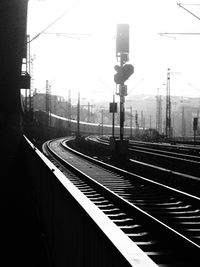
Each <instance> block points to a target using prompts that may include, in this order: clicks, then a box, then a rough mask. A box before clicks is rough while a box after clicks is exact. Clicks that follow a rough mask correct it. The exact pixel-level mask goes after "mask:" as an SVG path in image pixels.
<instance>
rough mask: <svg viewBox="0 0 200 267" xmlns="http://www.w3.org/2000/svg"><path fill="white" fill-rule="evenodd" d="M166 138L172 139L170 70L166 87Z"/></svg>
mask: <svg viewBox="0 0 200 267" xmlns="http://www.w3.org/2000/svg"><path fill="white" fill-rule="evenodd" d="M166 137H167V138H171V99H170V69H168V70H167V85H166Z"/></svg>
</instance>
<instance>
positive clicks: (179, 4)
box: [177, 3, 200, 20]
mask: <svg viewBox="0 0 200 267" xmlns="http://www.w3.org/2000/svg"><path fill="white" fill-rule="evenodd" d="M177 5H178V6H179V7H181V8H183V9H184V10H185V11H187V12H188V13H190V14H191V15H192V16H194V17H195V18H197V19H198V20H200V18H199V17H198V16H197V15H195V14H194V13H192V12H191V11H190V10H188V9H187V8H185V7H184V6H183V4H181V3H177ZM184 5H185V4H184Z"/></svg>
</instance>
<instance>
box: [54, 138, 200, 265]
mask: <svg viewBox="0 0 200 267" xmlns="http://www.w3.org/2000/svg"><path fill="white" fill-rule="evenodd" d="M52 144H54V145H52ZM63 145H65V144H64V142H62V147H61V146H60V144H59V143H58V142H52V143H51V144H49V147H51V150H52V149H53V150H54V152H52V151H51V153H56V154H57V155H56V157H58V154H59V158H60V159H61V158H62V161H63V159H64V160H65V163H64V164H67V168H69V166H70V168H72V165H75V166H76V167H75V169H76V171H75V172H76V173H77V174H78V176H79V178H78V179H80V170H81V181H78V180H77V179H75V184H76V186H77V187H79V188H80V189H82V190H84V191H85V192H86V194H87V193H88V192H87V189H88V186H91V185H92V188H93V189H92V191H94V192H95V194H97V195H98V197H97V199H96V197H95V196H94V195H93V193H91V198H92V199H95V204H97V205H98V204H99V205H100V208H102V209H106V208H108V213H111V214H112V210H113V209H114V210H113V211H115V212H116V211H117V210H120V211H122V212H120V213H119V212H117V213H116V214H112V216H111V218H112V217H115V216H116V218H117V219H116V221H115V222H116V223H118V224H119V227H120V228H121V229H122V230H123V229H124V231H125V232H126V233H128V234H129V237H130V238H132V239H133V240H134V241H135V242H136V244H138V245H139V246H140V247H142V249H144V251H145V250H146V251H145V252H146V253H147V254H148V255H151V256H152V259H156V261H158V262H160V261H167V258H168V256H169V255H171V256H172V255H173V259H174V261H177V262H179V263H180V261H182V259H183V258H184V257H185V255H184V256H183V255H180V254H179V253H178V252H177V251H176V252H175V254H174V251H172V250H175V246H177V245H178V246H179V248H180V247H182V252H183V250H185V249H186V248H187V249H190V252H191V254H192V255H193V256H192V258H193V257H194V255H195V253H196V252H197V250H198V252H199V240H198V232H199V230H198V229H196V228H198V226H199V217H200V211H199V210H198V209H197V207H196V205H198V204H199V199H198V198H195V197H192V196H190V195H188V194H183V193H182V192H180V191H177V190H172V189H171V188H167V187H166V186H163V185H160V184H158V183H155V182H151V181H149V180H147V179H144V178H142V177H139V176H136V175H132V174H131V173H128V172H125V171H122V170H119V169H118V168H112V167H111V166H108V165H105V164H104V169H103V167H102V166H101V167H99V166H96V164H97V162H96V163H95V165H94V164H91V163H88V161H87V162H86V161H85V159H84V162H82V159H80V155H79V157H78V158H77V156H76V157H75V156H74V155H72V154H71V152H70V153H69V152H67V151H66V147H65V148H64V147H63ZM55 151H56V152H55ZM60 159H59V160H60ZM66 161H67V163H66ZM93 161H94V160H93ZM62 164H63V163H62ZM105 168H106V169H105ZM73 169H74V167H73ZM108 169H109V170H108ZM111 169H112V172H111ZM83 173H86V174H83ZM83 176H84V177H87V180H85V179H86V178H84V180H82V179H83ZM88 179H89V180H88ZM91 181H92V182H91ZM95 181H97V182H95ZM79 183H80V184H79ZM102 184H103V187H102ZM150 184H151V185H150ZM97 185H98V186H97ZM94 187H95V189H94ZM96 187H98V193H97V189H96ZM100 188H101V189H100ZM102 188H103V189H102ZM99 190H100V191H101V193H99ZM166 190H168V193H166ZM102 191H103V193H102ZM169 191H170V194H169ZM108 192H109V193H108ZM112 192H114V194H113V193H112ZM102 194H103V196H102ZM89 195H90V194H88V196H89ZM106 198H108V199H106ZM116 205H119V206H118V207H117V208H116ZM110 208H111V210H110ZM116 209H117V210H116ZM120 214H121V215H122V214H123V216H122V218H120V216H121V215H120ZM126 216H127V217H126ZM136 219H137V220H139V222H138V223H137V222H135V221H136ZM127 223H128V225H127ZM124 224H125V225H124ZM141 225H142V227H141ZM191 225H195V227H193V226H191ZM140 228H141V229H142V230H141V232H140ZM144 229H145V230H144ZM155 229H156V230H155ZM135 230H136V231H137V233H136V232H134V231H135ZM138 230H139V232H138ZM144 233H146V234H144ZM191 233H192V234H191ZM159 235H160V236H162V238H163V240H165V242H163V241H162V238H161V240H160V238H159ZM136 236H137V238H136ZM147 237H150V238H147ZM152 237H153V238H152ZM145 238H147V239H145ZM138 239H140V241H138ZM172 240H173V243H172ZM137 242H138V243H137ZM174 245H175V246H174ZM159 248H160V249H159ZM187 249H186V250H187ZM164 251H165V252H164ZM166 251H167V253H166ZM193 251H195V252H194V254H193ZM161 255H162V256H161ZM163 255H164V256H163ZM167 255H168V256H167ZM188 256H189V255H187V256H186V258H187V259H185V260H186V261H188V260H189V261H192V258H191V257H190V256H191V255H190V256H189V258H188ZM194 258H195V257H194ZM176 266H178V265H176Z"/></svg>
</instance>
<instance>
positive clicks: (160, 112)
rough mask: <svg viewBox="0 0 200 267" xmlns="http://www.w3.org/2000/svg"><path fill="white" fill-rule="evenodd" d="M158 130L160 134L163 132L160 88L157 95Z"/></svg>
mask: <svg viewBox="0 0 200 267" xmlns="http://www.w3.org/2000/svg"><path fill="white" fill-rule="evenodd" d="M156 130H157V131H158V133H159V134H161V133H162V97H161V95H160V94H159V89H158V93H157V96H156Z"/></svg>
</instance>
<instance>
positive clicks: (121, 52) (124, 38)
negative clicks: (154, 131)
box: [110, 24, 134, 155]
mask: <svg viewBox="0 0 200 267" xmlns="http://www.w3.org/2000/svg"><path fill="white" fill-rule="evenodd" d="M116 57H117V61H118V62H119V65H116V66H115V67H114V69H115V70H116V74H115V75H114V81H115V83H116V85H117V92H116V94H117V95H119V97H120V139H119V140H117V139H116V140H115V139H113V138H112V139H111V141H110V145H111V149H112V150H113V151H114V152H116V153H117V154H118V155H125V154H127V151H128V140H124V120H125V112H124V103H125V96H127V85H125V84H124V83H125V81H126V80H128V78H129V77H130V76H131V75H132V74H133V72H134V67H133V65H131V64H126V62H128V61H129V25H128V24H118V25H117V38H116Z"/></svg>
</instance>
